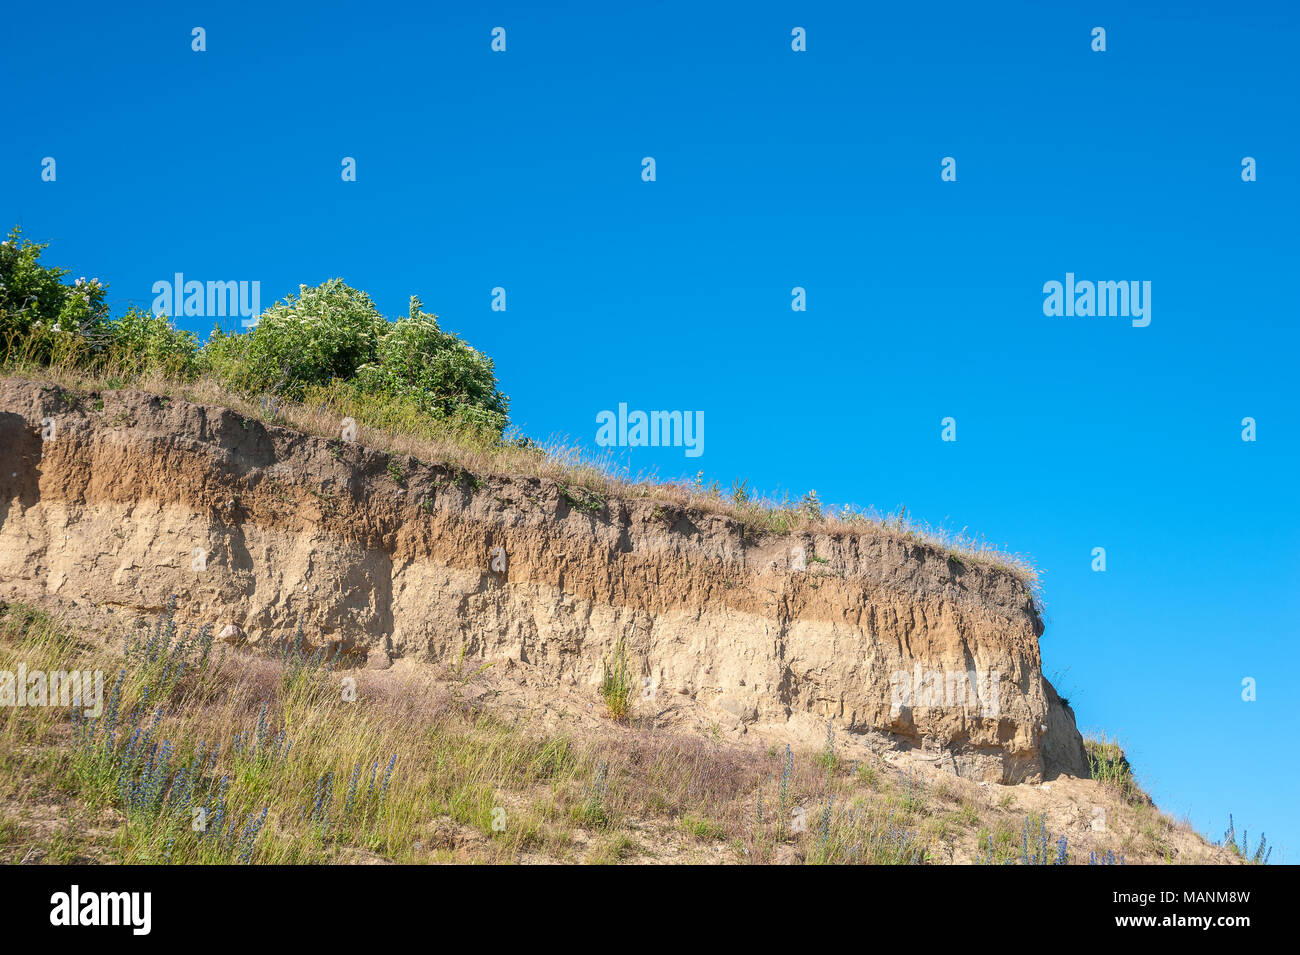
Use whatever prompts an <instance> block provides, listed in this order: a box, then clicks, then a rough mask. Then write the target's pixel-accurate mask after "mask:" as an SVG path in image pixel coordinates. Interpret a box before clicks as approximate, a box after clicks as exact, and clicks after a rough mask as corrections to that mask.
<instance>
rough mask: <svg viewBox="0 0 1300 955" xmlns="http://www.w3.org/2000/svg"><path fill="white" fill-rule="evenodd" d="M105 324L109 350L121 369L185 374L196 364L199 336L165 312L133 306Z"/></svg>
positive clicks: (190, 371) (189, 372)
mask: <svg viewBox="0 0 1300 955" xmlns="http://www.w3.org/2000/svg"><path fill="white" fill-rule="evenodd" d="M104 328H105V336H106V339H107V342H108V348H109V354H110V356H111V357H112V359H113V360H114V361H115V362H116V363H117V365H118V366H119V367H121V368H122V369H124V370H129V371H136V372H142V371H152V370H158V371H162V372H165V373H167V374H171V375H181V376H188V375H189V374H191V373H192V372H193V370H194V368H195V362H196V359H197V354H198V348H199V342H198V339H197V338H195V337H194V334H193V333H192V332H187V331H185V330H184V329H179V328H176V326H174V325H173V324H172V323H171V319H169V318H168V317H167V316H166V315H154V314H152V313H150V312H147V311H143V310H141V309H138V308H135V307H134V306H132V307H131V308H128V309H127V310H126V314H125V315H123V316H122V317H121V318H115V319H113V320H112V321H111V322H108V323H107V324H106V325H105V326H104Z"/></svg>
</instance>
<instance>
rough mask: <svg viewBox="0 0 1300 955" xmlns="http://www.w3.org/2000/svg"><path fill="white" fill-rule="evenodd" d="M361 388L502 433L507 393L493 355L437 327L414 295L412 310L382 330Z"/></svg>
mask: <svg viewBox="0 0 1300 955" xmlns="http://www.w3.org/2000/svg"><path fill="white" fill-rule="evenodd" d="M357 386H358V388H359V389H360V390H362V391H366V392H370V393H377V394H387V395H392V396H394V397H397V398H405V399H409V400H410V401H411V402H413V403H414V404H415V406H416V407H418V408H419V409H420V410H421V411H424V412H427V413H429V414H432V415H434V416H436V417H439V418H448V419H451V420H453V421H455V422H457V423H458V424H461V425H465V426H472V427H474V428H478V429H483V430H487V431H492V432H495V433H496V434H498V435H499V434H501V432H503V431H504V430H505V427H506V410H507V407H508V402H509V399H508V398H507V397H506V396H505V395H503V394H502V393H501V392H500V390H499V389H498V388H497V379H496V374H495V370H494V367H493V363H492V359H491V358H489V357H487V356H486V355H484V354H482V353H481V352H479V351H477V350H475V349H474V348H471V347H470V346H469V345H467V344H466V343H465V342H463V341H461V340H460V339H459V338H458V337H456V336H455V335H453V334H452V333H450V332H444V331H443V330H442V329H441V328H439V327H438V317H437V316H436V315H428V314H426V313H425V312H424V311H423V307H422V305H421V303H420V299H419V298H418V297H416V296H414V295H412V296H411V308H410V314H409V315H408V316H407V317H406V318H403V319H399V320H398V321H396V322H394V323H392V324H391V325H388V327H387V328H385V329H384V330H383V334H382V336H381V337H380V339H379V343H378V348H377V350H376V355H375V360H374V361H373V362H371V363H369V364H367V365H365V366H364V367H363V368H362V369H361V370H360V373H359V375H358V378H357Z"/></svg>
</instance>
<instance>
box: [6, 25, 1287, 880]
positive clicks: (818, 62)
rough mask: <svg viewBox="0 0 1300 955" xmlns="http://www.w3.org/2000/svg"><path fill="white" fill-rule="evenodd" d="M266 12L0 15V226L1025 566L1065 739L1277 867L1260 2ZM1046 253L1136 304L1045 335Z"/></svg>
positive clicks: (1282, 57)
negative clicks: (904, 515)
mask: <svg viewBox="0 0 1300 955" xmlns="http://www.w3.org/2000/svg"><path fill="white" fill-rule="evenodd" d="M277 6H280V7H281V8H280V9H277V10H271V9H269V5H264V4H260V3H259V4H238V5H236V4H229V3H220V4H190V3H176V2H167V3H155V4H136V5H132V6H131V7H126V8H124V7H121V6H118V5H113V4H109V5H104V4H99V3H96V4H90V3H71V4H70V3H57V2H56V3H47V4H39V5H36V4H10V5H9V7H8V8H7V9H6V13H5V21H6V23H5V29H4V31H3V37H2V38H0V51H2V57H3V65H4V75H5V77H6V94H5V104H6V110H5V117H4V120H3V122H2V123H0V125H2V126H3V129H4V148H3V150H2V151H0V219H2V220H3V222H4V223H5V224H6V225H8V224H12V223H16V222H20V223H21V224H22V225H23V226H24V228H25V230H26V232H27V234H28V235H29V236H31V237H32V238H37V239H41V240H46V239H49V240H53V245H52V247H51V248H50V249H49V251H48V252H47V253H46V261H48V262H49V263H52V264H61V265H68V266H70V267H72V268H73V269H74V272H73V275H74V276H79V275H85V276H86V277H91V276H98V277H99V278H101V279H103V280H105V281H107V282H109V283H111V288H110V295H109V297H110V300H111V301H113V302H114V303H115V305H116V310H118V311H120V310H121V309H123V308H124V307H125V305H126V304H127V303H129V302H135V303H137V304H140V305H142V306H147V305H149V303H150V302H151V300H152V293H151V287H152V284H153V283H154V282H155V281H157V280H159V279H169V278H171V276H172V274H173V273H175V272H178V271H179V272H184V273H185V274H186V276H187V277H189V278H196V279H200V280H227V279H242V280H250V281H251V280H257V281H260V282H261V283H262V297H263V304H264V305H266V304H270V302H271V301H273V300H275V299H279V298H282V297H283V296H284V295H285V294H287V293H289V292H294V291H296V290H297V286H298V284H299V283H309V284H313V283H318V282H321V281H323V280H324V279H327V278H330V277H332V276H342V277H343V278H344V279H345V280H346V281H347V282H349V283H350V284H352V285H355V286H358V287H361V288H364V289H366V290H368V291H369V292H370V293H371V294H372V295H373V296H374V298H375V300H376V301H377V302H378V303H379V305H380V307H381V309H382V310H384V311H385V313H386V314H390V315H393V316H396V315H399V314H404V313H405V309H406V304H407V298H408V296H409V295H410V294H411V293H413V292H415V293H418V294H419V295H420V296H421V298H422V299H423V301H424V303H425V305H426V308H428V309H429V310H430V311H434V312H437V313H438V315H439V316H440V319H441V321H442V322H443V324H444V326H445V327H447V328H450V329H452V330H454V331H457V332H458V333H460V334H461V335H463V336H464V337H466V338H467V339H468V340H469V341H470V342H472V343H473V344H474V345H476V346H477V347H479V348H481V349H482V350H484V351H486V352H487V353H488V354H490V355H492V356H493V357H494V358H495V359H496V363H497V370H498V374H499V377H500V379H501V381H502V384H503V387H504V389H505V391H506V392H507V393H508V394H509V395H510V396H511V399H512V405H511V412H512V419H513V421H514V422H515V423H516V424H517V425H518V426H520V427H521V428H522V429H523V430H525V431H526V432H527V433H529V434H530V435H532V436H534V437H537V438H541V439H545V438H547V437H548V436H551V435H568V436H570V437H572V438H573V439H574V440H575V441H579V442H582V443H584V444H586V445H588V446H592V445H593V443H594V437H595V415H596V414H597V412H599V411H601V410H603V409H613V408H616V407H617V404H618V403H619V402H620V401H625V402H627V403H628V404H629V405H630V406H631V407H632V408H642V409H690V410H702V411H703V412H704V413H705V420H706V434H705V453H704V455H703V456H702V457H700V458H691V459H686V458H685V457H684V455H683V454H682V451H681V449H656V450H653V451H650V450H644V449H638V450H636V451H635V452H625V453H624V459H625V460H627V461H628V462H629V463H630V464H631V466H632V467H633V469H634V470H642V469H653V470H656V471H657V472H658V473H659V474H661V475H662V476H665V477H677V476H680V475H683V474H692V475H693V474H694V472H695V471H696V470H697V469H698V468H703V469H704V471H705V477H706V480H713V479H717V480H719V481H721V482H722V483H723V484H724V485H727V486H729V485H730V483H731V481H732V479H733V478H736V477H743V478H748V479H749V481H750V483H751V486H752V487H756V488H758V489H761V490H763V491H767V492H779V491H783V490H787V489H788V490H790V491H791V492H793V493H795V494H802V493H803V492H804V491H805V490H807V489H808V488H815V489H816V490H817V491H818V494H819V495H820V497H821V498H822V500H824V501H827V502H837V503H846V502H852V503H856V504H859V505H864V506H865V505H875V506H877V507H880V508H885V509H892V508H895V507H897V506H898V505H899V504H906V505H907V507H908V508H909V511H910V513H911V514H912V515H914V516H916V517H918V518H921V519H924V520H927V521H930V522H932V523H939V522H946V523H947V524H948V525H949V526H952V527H955V528H960V527H963V526H968V527H969V528H970V529H971V530H972V531H978V532H980V533H982V534H984V535H985V536H986V537H987V538H988V539H990V540H991V541H993V542H995V543H997V544H1003V543H1005V544H1006V546H1007V547H1009V548H1010V549H1011V550H1014V551H1019V552H1024V553H1027V554H1029V555H1031V556H1032V557H1033V558H1034V561H1035V563H1036V564H1037V565H1038V566H1039V567H1040V568H1041V570H1042V572H1043V574H1044V581H1045V596H1046V600H1047V606H1048V612H1047V632H1046V634H1045V635H1044V636H1043V639H1042V646H1043V655H1044V659H1045V670H1046V672H1047V673H1048V675H1049V676H1051V675H1053V674H1055V673H1058V672H1061V671H1067V670H1068V673H1067V674H1066V676H1065V677H1064V679H1062V680H1061V681H1060V682H1061V689H1062V692H1064V693H1065V694H1067V695H1068V696H1069V697H1070V698H1071V699H1072V701H1073V703H1074V705H1075V707H1076V710H1077V712H1078V714H1079V719H1080V723H1081V725H1082V726H1083V727H1084V728H1093V727H1095V728H1104V729H1107V730H1109V731H1110V732H1112V733H1117V734H1119V736H1120V737H1121V739H1122V740H1123V741H1124V742H1125V743H1126V744H1127V747H1128V749H1129V752H1130V754H1131V757H1132V759H1133V761H1134V763H1135V765H1136V767H1137V769H1138V773H1139V776H1140V778H1141V779H1142V780H1143V781H1144V782H1145V783H1146V784H1147V785H1149V786H1150V787H1151V789H1152V790H1153V792H1154V795H1155V796H1156V798H1157V800H1158V801H1159V803H1160V804H1161V806H1162V807H1163V808H1165V809H1166V810H1169V811H1171V812H1174V813H1175V814H1180V813H1184V812H1186V813H1188V814H1189V815H1190V818H1191V820H1192V822H1193V823H1194V824H1195V825H1196V826H1197V827H1198V828H1199V829H1201V830H1202V831H1203V832H1206V833H1208V834H1210V835H1211V836H1213V837H1215V838H1217V837H1219V836H1220V835H1221V834H1222V831H1223V829H1224V828H1225V827H1226V824H1227V818H1228V813H1229V812H1231V813H1233V814H1234V815H1235V817H1236V819H1237V825H1238V830H1239V831H1240V829H1241V828H1242V827H1248V828H1249V829H1250V830H1251V831H1252V833H1257V832H1258V831H1260V830H1261V829H1262V830H1265V831H1267V832H1268V834H1269V835H1270V836H1271V837H1272V838H1273V841H1274V842H1277V843H1280V844H1282V846H1283V847H1284V848H1285V850H1286V858H1287V860H1288V861H1292V862H1294V861H1300V818H1298V813H1297V810H1296V803H1297V793H1298V792H1300V761H1298V760H1297V759H1296V756H1295V750H1294V747H1295V741H1296V739H1297V738H1300V715H1298V714H1300V650H1298V649H1297V636H1298V634H1297V629H1298V627H1297V620H1300V597H1298V596H1297V595H1298V594H1300V587H1298V586H1297V584H1298V583H1300V580H1298V578H1300V552H1298V550H1297V537H1298V535H1297V530H1298V529H1300V504H1298V503H1297V496H1296V483H1297V482H1296V464H1297V451H1296V449H1297V439H1300V432H1298V428H1297V419H1298V414H1297V412H1298V411H1300V403H1298V402H1297V399H1296V396H1295V386H1294V382H1295V377H1296V358H1297V354H1298V346H1300V333H1298V332H1297V330H1296V329H1297V324H1296V316H1295V309H1296V304H1297V294H1298V286H1297V281H1296V277H1297V261H1298V260H1297V253H1298V252H1300V241H1298V240H1297V234H1296V230H1297V219H1298V216H1297V213H1298V212H1300V203H1297V198H1298V197H1300V189H1298V181H1297V172H1298V155H1297V147H1298V146H1300V136H1298V134H1297V130H1298V129H1300V125H1298V124H1297V119H1298V118H1300V116H1298V115H1297V114H1298V111H1297V106H1296V103H1297V93H1298V92H1300V82H1298V80H1300V76H1298V75H1297V74H1298V73H1300V70H1298V68H1297V64H1298V63H1300V58H1298V57H1297V56H1296V55H1295V51H1296V49H1297V48H1300V29H1298V28H1297V27H1298V19H1297V17H1298V16H1300V15H1298V14H1297V13H1296V8H1295V6H1294V5H1293V4H1291V3H1286V2H1280V0H1279V2H1264V3H1253V4H1245V5H1240V4H1234V5H1230V4H1226V3H1224V4H1210V3H1206V2H1194V0H1192V2H1182V3H1177V4H1171V3H1152V2H1139V3H1132V2H1126V3H1088V4H1084V3H1063V4H1062V3H1052V4H1044V3H1039V2H1033V3H1029V2H1026V3H1012V4H993V5H990V4H944V3H926V4H895V5H884V6H881V5H876V4H872V5H864V4H848V3H844V4H825V3H814V4H808V3H786V4H773V3H767V2H754V0H747V2H744V3H728V4H700V3H689V4H680V3H655V4H636V5H623V6H622V7H617V6H615V7H611V6H610V5H607V4H595V3H590V4H580V3H566V4H557V5H549V4H548V5H547V6H548V7H551V8H552V9H549V10H542V9H538V7H539V5H537V4H515V3H494V4H490V5H484V6H482V7H481V8H479V9H473V8H472V7H471V5H469V4H464V5H451V4H428V3H421V4H410V5H406V6H403V5H388V4H380V3H370V4H356V3H349V4H341V3H321V2H314V3H311V4H305V3H303V4H285V5H277ZM453 6H455V7H456V8H458V9H451V8H452V7H453ZM1229 9H1231V13H1228V12H1227V11H1228V10H1229ZM195 26H201V27H203V28H205V29H206V31H207V52H204V53H195V52H193V51H192V50H191V29H192V28H193V27H195ZM496 26H503V27H505V28H506V31H507V34H506V36H507V50H506V52H505V53H503V54H502V53H493V52H492V51H491V49H490V41H491V36H490V32H491V30H492V28H493V27H496ZM796 26H802V27H804V28H806V30H807V36H808V41H807V42H808V49H807V52H804V53H795V52H793V51H792V50H791V48H790V42H791V37H790V32H791V29H792V28H793V27H796ZM1095 26H1102V27H1104V28H1105V29H1106V30H1107V50H1106V52H1104V53H1096V52H1093V51H1092V49H1091V48H1090V43H1091V31H1092V28H1093V27H1095ZM46 156H52V157H54V158H55V159H56V162H57V180H56V181H55V182H52V183H50V182H42V181H41V178H40V172H41V161H42V159H43V158H44V157H46ZM345 156H351V157H355V159H356V160H357V164H358V165H357V172H358V178H357V181H356V182H352V183H345V182H343V181H342V179H341V176H340V163H341V160H342V158H343V157H345ZM644 156H653V157H654V158H655V159H656V162H657V181H655V182H653V183H647V182H643V181H642V179H641V160H642V157H644ZM945 156H952V157H954V158H955V159H956V160H957V176H958V178H957V181H956V182H941V181H940V160H941V159H942V158H943V157H945ZM1245 156H1252V157H1254V158H1255V159H1256V160H1257V163H1258V181H1256V182H1251V183H1246V182H1243V181H1242V178H1241V161H1242V158H1243V157H1245ZM1066 272H1074V273H1075V274H1076V275H1077V276H1078V277H1079V278H1080V279H1093V280H1119V279H1133V280H1147V281H1150V282H1151V283H1152V321H1151V324H1150V326H1149V327H1147V328H1133V327H1131V325H1130V324H1129V322H1128V321H1126V320H1124V319H1120V318H1064V317H1046V316H1044V314H1043V308H1042V305H1043V298H1044V295H1043V291H1042V288H1043V284H1044V283H1045V282H1048V281H1051V280H1057V281H1062V280H1063V279H1064V276H1065V273H1066ZM496 286H502V287H504V288H505V289H506V290H507V305H508V309H507V311H506V312H504V313H499V312H493V311H491V310H490V307H489V306H490V301H491V298H490V293H491V290H492V288H493V287H496ZM794 286H803V287H804V288H806V289H807V301H808V310H807V312H805V313H795V312H792V311H791V308H790V301H791V289H792V288H793V287H794ZM190 324H191V327H193V328H194V330H195V331H198V332H200V333H204V334H206V332H207V331H208V330H209V327H210V324H211V323H210V322H209V321H208V320H200V321H193V322H191V323H190ZM946 416H952V417H954V418H955V419H956V421H957V427H958V432H957V436H958V440H957V441H956V442H955V443H944V442H942V441H940V420H941V419H942V418H943V417H946ZM1246 416H1251V417H1254V418H1255V419H1256V420H1257V422H1258V441H1257V442H1255V443H1246V442H1243V441H1242V440H1241V424H1240V422H1241V419H1242V418H1243V417H1246ZM1098 546H1101V547H1105V548H1106V551H1107V570H1106V572H1105V573H1094V572H1093V571H1092V570H1091V569H1090V565H1091V556H1090V552H1091V550H1092V548H1093V547H1098ZM1243 677H1254V678H1255V679H1256V680H1257V681H1258V691H1257V692H1258V700H1257V701H1256V702H1253V703H1245V702H1243V701H1242V700H1241V681H1242V679H1243ZM1274 858H1275V860H1276V859H1277V854H1276V853H1275V856H1274Z"/></svg>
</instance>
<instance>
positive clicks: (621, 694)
mask: <svg viewBox="0 0 1300 955" xmlns="http://www.w3.org/2000/svg"><path fill="white" fill-rule="evenodd" d="M600 696H601V699H603V700H604V701H605V708H606V709H607V710H608V711H609V715H610V718H611V719H614V720H618V721H620V722H621V721H622V720H625V719H627V717H628V714H629V713H630V712H632V670H631V668H630V667H629V666H628V662H627V646H626V644H624V642H623V638H622V637H620V638H619V639H618V642H617V643H615V644H614V648H613V650H611V651H610V653H609V656H607V657H605V675H604V677H602V679H601V681H600Z"/></svg>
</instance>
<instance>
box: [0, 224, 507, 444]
mask: <svg viewBox="0 0 1300 955" xmlns="http://www.w3.org/2000/svg"><path fill="white" fill-rule="evenodd" d="M45 248H46V246H45V245H43V244H41V243H37V242H31V241H29V240H25V239H23V238H22V233H21V230H20V229H18V228H16V227H15V228H14V230H13V231H12V232H11V233H10V234H9V238H8V240H6V241H5V242H3V243H0V361H9V360H11V359H15V360H17V362H18V363H19V364H24V363H31V364H36V365H40V366H45V365H51V364H66V365H71V366H74V367H81V368H96V369H102V368H105V367H107V366H112V368H113V370H114V373H121V374H125V375H127V376H131V375H139V374H143V373H146V372H161V373H162V374H164V375H167V376H169V377H179V378H182V379H189V378H192V377H193V376H194V375H195V374H200V373H202V374H207V375H210V376H212V377H213V378H215V379H217V380H218V381H219V382H220V383H221V384H222V385H224V386H225V387H227V388H230V389H232V390H233V391H236V392H238V393H241V394H244V395H248V396H250V397H255V396H259V395H260V396H274V397H282V398H287V399H290V400H293V401H306V400H309V396H315V397H316V398H318V399H319V397H320V393H321V392H322V391H324V392H326V393H327V394H328V396H330V397H339V398H341V399H342V401H343V403H344V404H352V403H354V402H362V403H367V404H370V405H373V406H374V407H375V408H376V409H380V410H382V411H383V412H384V416H385V417H387V418H392V417H397V418H400V419H402V420H403V422H404V423H405V424H407V425H410V424H411V423H412V422H414V423H416V424H417V425H420V426H419V427H416V428H415V429H414V430H416V431H425V430H427V428H426V427H424V426H423V425H424V424H425V423H427V422H437V423H439V428H438V430H439V431H440V432H441V433H442V436H444V437H445V436H448V435H451V434H455V435H457V436H461V437H470V438H472V436H473V435H481V436H483V437H485V438H487V439H489V440H491V441H493V442H499V441H500V440H501V437H502V435H503V433H504V432H505V429H506V426H507V423H508V422H507V418H506V414H507V410H508V407H509V398H507V397H506V396H505V395H504V394H502V393H501V391H500V389H499V388H498V384H497V379H496V372H495V368H494V366H493V363H492V359H491V358H489V357H487V356H486V355H484V354H482V353H481V352H479V351H477V350H475V349H474V348H472V347H470V346H469V345H468V344H466V343H465V342H464V341H462V340H461V339H460V338H458V337H457V336H456V335H454V334H452V333H450V332H445V331H443V330H442V329H441V328H439V327H438V321H437V316H436V315H430V314H427V313H425V312H424V310H423V306H422V305H421V304H420V300H419V299H418V298H417V297H415V296H412V297H411V308H410V313H409V314H408V315H407V316H406V317H405V318H403V319H400V320H398V321H397V322H389V321H387V320H385V318H384V317H383V316H382V315H381V314H380V313H379V309H378V308H377V307H376V306H375V303H374V301H373V300H372V299H371V298H370V296H369V295H367V294H366V293H365V292H363V291H360V290H359V289H354V288H352V287H350V286H349V285H347V284H346V283H344V281H343V280H342V279H337V278H335V279H330V280H328V281H326V282H323V283H321V284H320V285H317V286H314V287H308V286H306V285H300V286H299V287H298V289H299V291H298V295H297V296H293V295H290V296H288V297H287V298H285V300H284V301H282V302H277V303H275V304H274V305H272V306H271V307H270V308H268V309H267V310H266V311H265V312H263V313H262V315H261V316H259V318H258V321H257V324H256V325H255V326H254V327H253V329H252V330H251V331H249V332H246V333H242V334H241V333H238V332H226V331H223V330H221V329H220V328H215V329H213V331H212V334H211V336H209V338H208V341H207V344H205V345H204V346H203V347H202V348H200V347H199V345H198V341H197V339H196V338H195V336H194V335H193V334H192V333H190V332H188V331H184V330H180V329H177V328H176V327H175V326H174V325H173V324H172V323H171V321H170V320H169V319H168V318H167V317H166V316H162V315H157V316H156V315H153V314H151V313H149V312H147V311H142V310H140V309H137V308H134V307H133V308H131V309H128V311H127V312H126V314H125V315H123V316H121V317H120V318H116V319H111V320H110V318H109V309H108V306H107V305H106V304H105V302H104V297H105V293H106V291H107V286H105V285H103V284H102V283H100V281H99V280H98V279H91V280H90V281H89V282H87V281H86V280H85V279H78V280H77V281H76V282H75V283H74V284H72V285H66V284H64V282H63V279H64V277H65V276H66V275H67V274H68V270H67V269H60V268H51V267H47V266H43V265H41V264H40V256H41V252H42V251H43V250H44V249H45ZM318 403H321V404H323V403H324V402H323V401H322V402H318ZM525 440H526V439H525Z"/></svg>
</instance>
